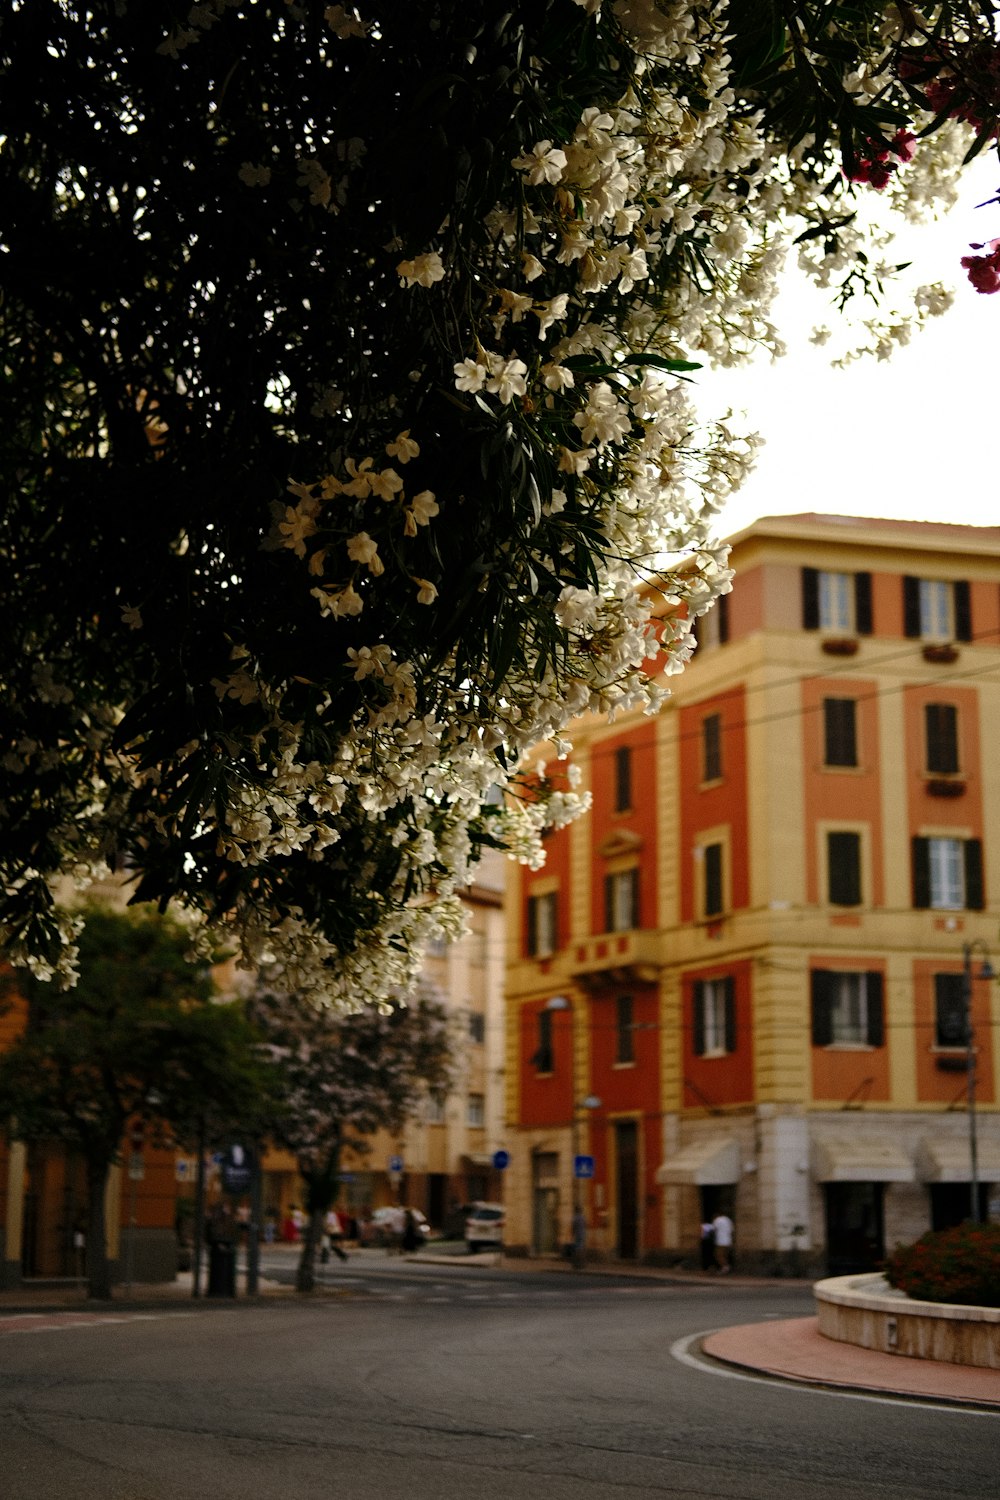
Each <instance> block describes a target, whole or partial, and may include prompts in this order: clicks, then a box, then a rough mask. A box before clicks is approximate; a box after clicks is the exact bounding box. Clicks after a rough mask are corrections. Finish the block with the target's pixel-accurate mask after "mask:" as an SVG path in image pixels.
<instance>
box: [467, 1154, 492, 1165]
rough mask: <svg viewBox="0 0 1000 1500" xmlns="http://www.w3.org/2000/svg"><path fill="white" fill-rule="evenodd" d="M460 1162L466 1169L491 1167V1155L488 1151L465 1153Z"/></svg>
mask: <svg viewBox="0 0 1000 1500" xmlns="http://www.w3.org/2000/svg"><path fill="white" fill-rule="evenodd" d="M462 1160H463V1161H464V1162H465V1164H466V1166H468V1167H492V1165H493V1153H492V1152H490V1151H466V1152H465V1154H464V1155H463V1157H462Z"/></svg>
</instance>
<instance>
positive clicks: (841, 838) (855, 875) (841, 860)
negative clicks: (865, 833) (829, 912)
mask: <svg viewBox="0 0 1000 1500" xmlns="http://www.w3.org/2000/svg"><path fill="white" fill-rule="evenodd" d="M826 842H827V861H828V880H827V884H828V888H829V898H830V901H831V903H832V904H833V905H834V906H860V905H861V835H860V834H859V833H828V834H827V836H826Z"/></svg>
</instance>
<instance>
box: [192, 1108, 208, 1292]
mask: <svg viewBox="0 0 1000 1500" xmlns="http://www.w3.org/2000/svg"><path fill="white" fill-rule="evenodd" d="M194 1181H195V1187H194V1252H193V1254H194V1265H193V1267H192V1269H193V1272H194V1277H193V1281H192V1286H191V1295H192V1297H200V1296H201V1247H202V1244H203V1243H204V1239H205V1121H204V1119H201V1120H199V1121H198V1170H197V1172H196V1173H195V1180H194Z"/></svg>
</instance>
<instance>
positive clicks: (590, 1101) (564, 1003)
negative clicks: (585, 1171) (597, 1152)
mask: <svg viewBox="0 0 1000 1500" xmlns="http://www.w3.org/2000/svg"><path fill="white" fill-rule="evenodd" d="M545 1009H546V1010H547V1011H550V1012H553V1011H558V1010H564V1011H568V1012H569V1015H570V1026H571V1028H572V1024H573V1020H574V1019H575V1013H574V1010H573V1002H572V1000H570V999H568V997H567V996H566V995H553V996H552V999H551V1000H548V1001H547V1002H546V1005H545ZM573 1042H574V1037H573V1032H572V1029H571V1031H570V1081H571V1083H572V1085H573V1115H572V1118H571V1120H570V1151H571V1155H572V1162H571V1165H570V1181H571V1182H572V1183H574V1184H575V1183H576V1164H577V1160H578V1158H579V1157H580V1155H581V1152H580V1149H579V1144H580V1143H579V1129H580V1122H581V1120H583V1119H584V1118H585V1114H584V1113H583V1112H584V1111H587V1110H593V1109H600V1107H601V1100H600V1099H599V1098H598V1097H597V1095H596V1094H587V1095H585V1097H584V1098H582V1099H577V1097H576V1055H575V1051H574V1048H573ZM573 1198H574V1199H575V1198H576V1188H575V1186H574V1188H573Z"/></svg>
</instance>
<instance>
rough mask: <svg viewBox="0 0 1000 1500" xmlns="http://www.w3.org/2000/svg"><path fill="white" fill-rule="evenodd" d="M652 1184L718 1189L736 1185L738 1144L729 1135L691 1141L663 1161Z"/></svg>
mask: <svg viewBox="0 0 1000 1500" xmlns="http://www.w3.org/2000/svg"><path fill="white" fill-rule="evenodd" d="M656 1180H657V1182H658V1183H660V1184H661V1186H666V1187H678V1186H694V1187H721V1186H723V1185H724V1184H727V1183H733V1182H739V1180H740V1150H739V1144H738V1143H737V1141H736V1140H735V1139H734V1137H733V1136H731V1135H710V1136H705V1137H704V1138H703V1139H702V1140H700V1141H691V1142H690V1143H689V1144H688V1145H686V1146H682V1147H681V1149H680V1150H679V1151H675V1152H674V1154H673V1155H672V1156H669V1157H668V1158H667V1160H666V1161H665V1162H664V1163H663V1165H662V1166H661V1167H660V1169H659V1171H658V1172H657V1174H656Z"/></svg>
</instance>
